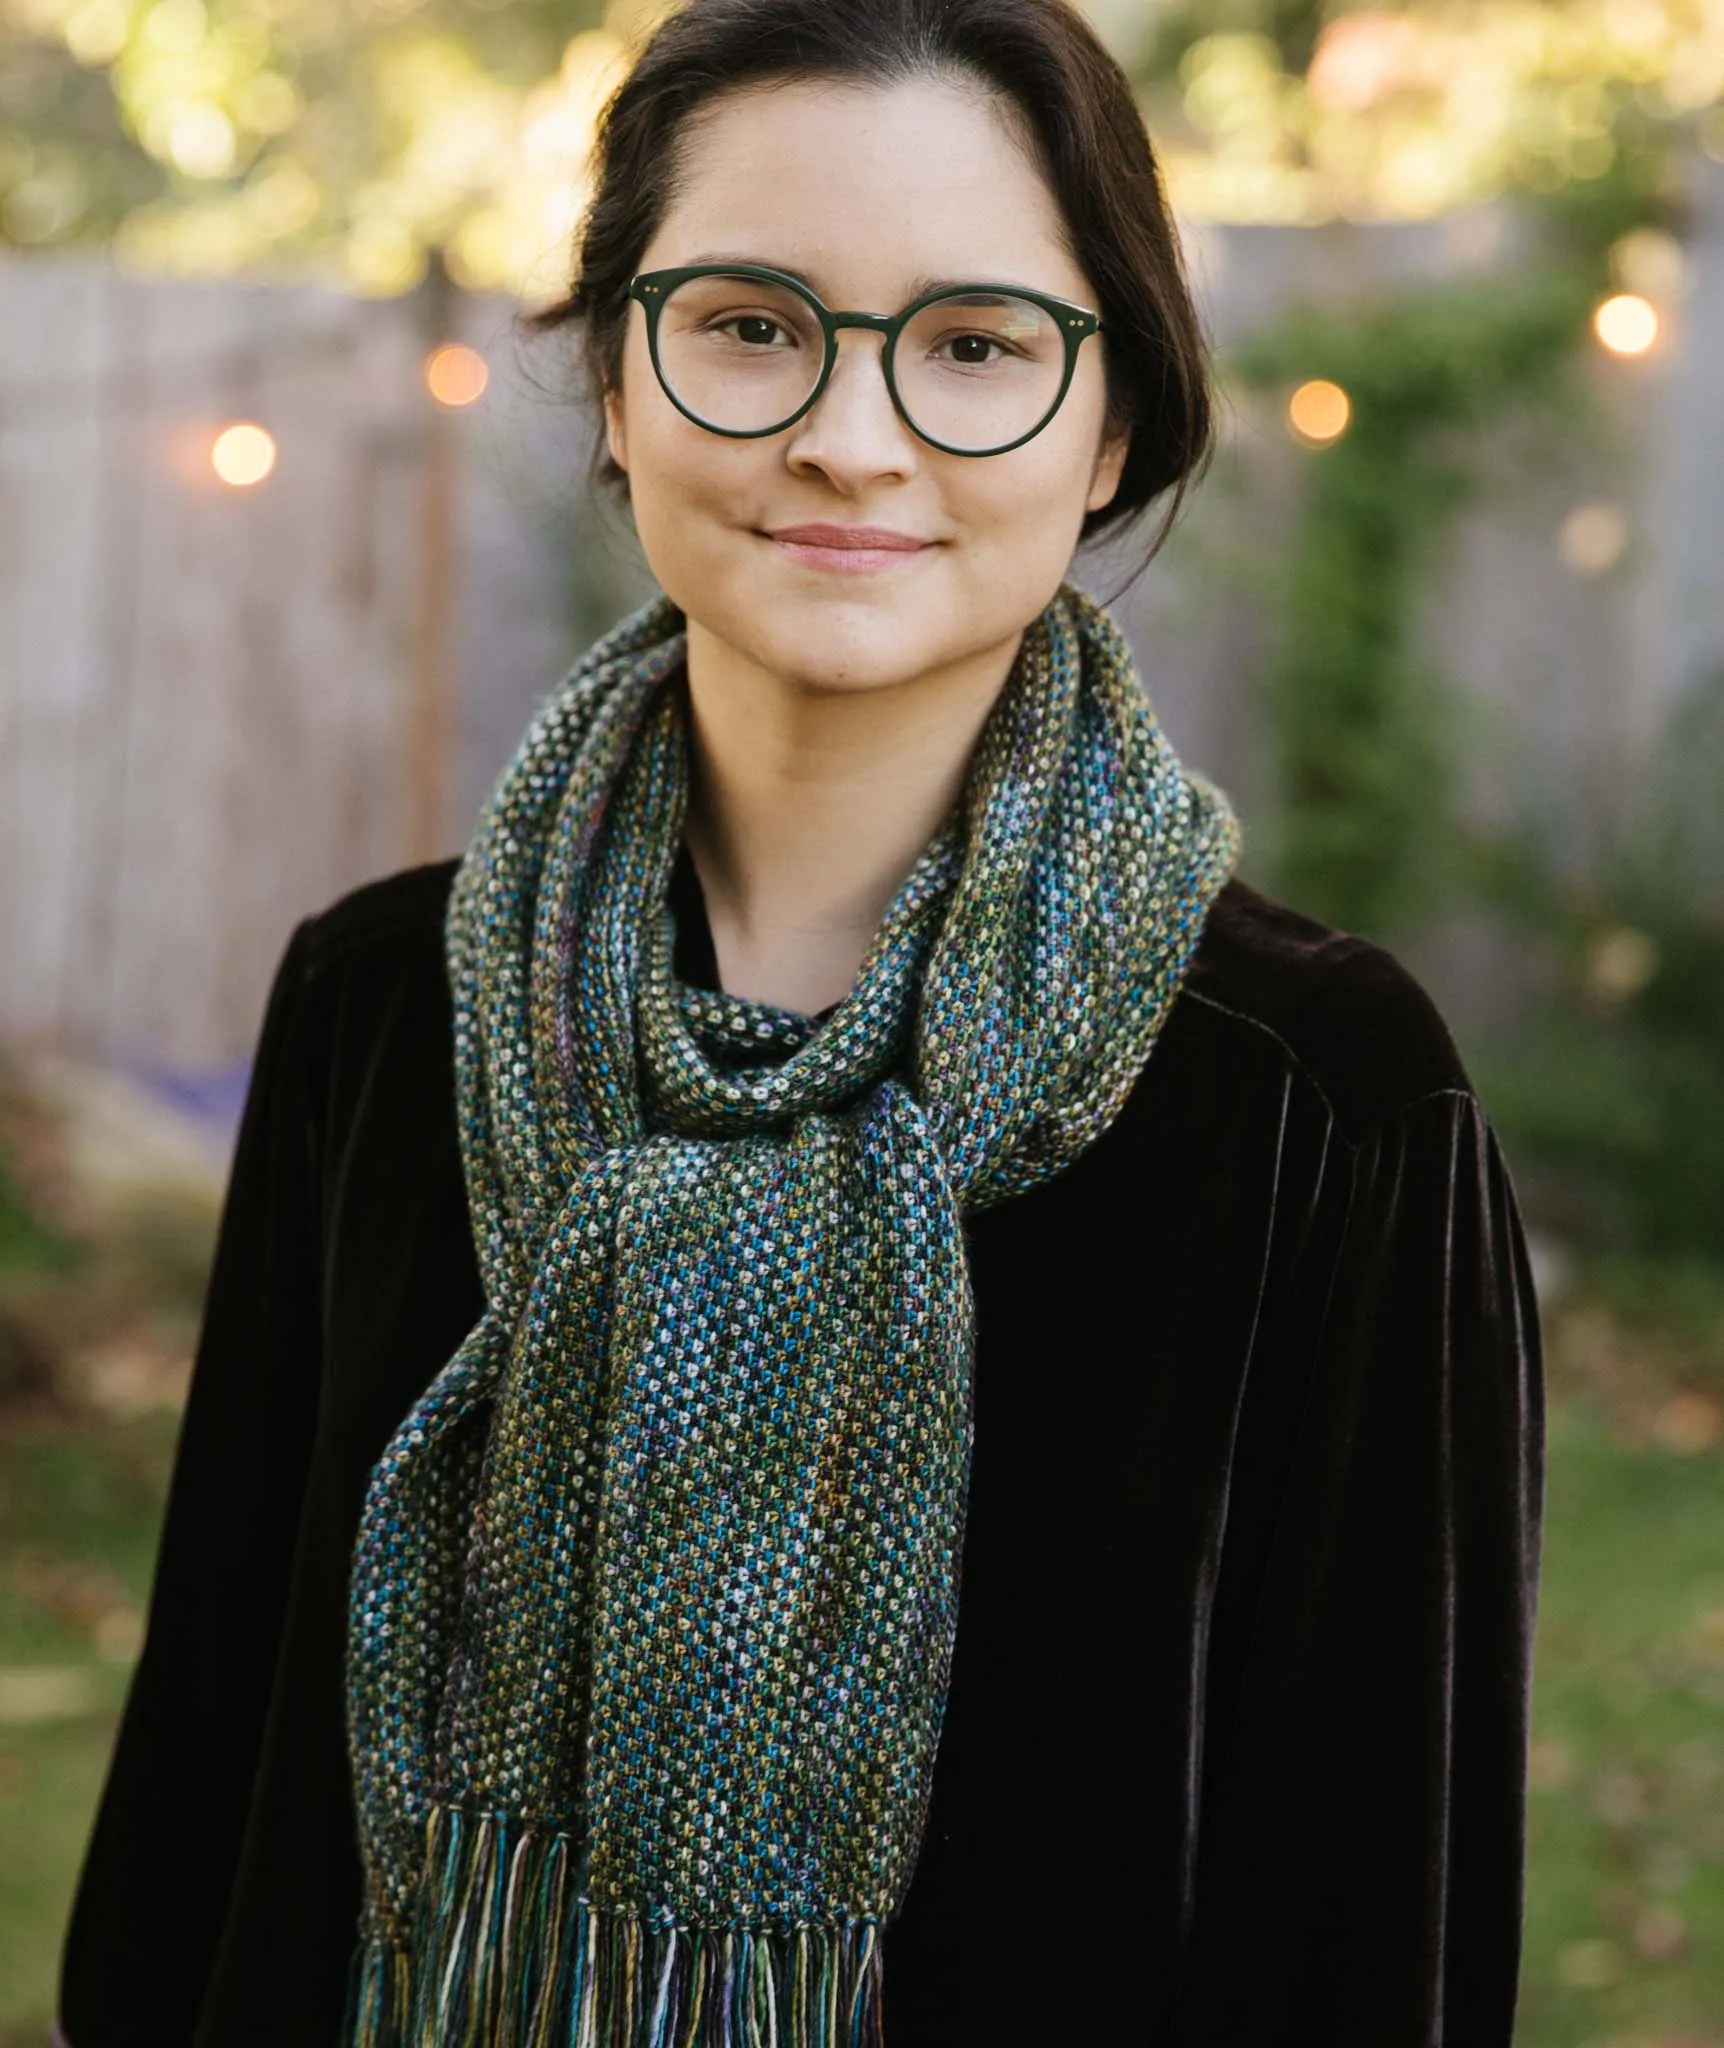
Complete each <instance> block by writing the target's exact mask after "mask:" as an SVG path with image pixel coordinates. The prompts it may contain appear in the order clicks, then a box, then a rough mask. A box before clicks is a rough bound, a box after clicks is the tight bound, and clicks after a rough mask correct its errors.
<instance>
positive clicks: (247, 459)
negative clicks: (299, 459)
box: [210, 420, 275, 490]
mask: <svg viewBox="0 0 1724 2048" xmlns="http://www.w3.org/2000/svg"><path fill="white" fill-rule="evenodd" d="M210 467H211V468H212V469H213V470H214V471H215V473H216V475H217V476H219V477H220V478H221V480H222V482H223V483H224V484H231V485H232V486H233V488H234V489H235V490H249V489H251V487H252V486H253V485H254V484H260V483H262V482H263V480H264V478H265V477H266V476H268V475H269V473H270V471H271V470H272V469H274V467H275V436H274V435H273V434H271V433H270V432H268V431H267V429H265V428H263V427H260V426H258V425H257V423H256V422H255V421H254V420H236V421H235V422H234V424H233V425H232V426H231V427H224V428H223V429H222V430H221V432H220V433H219V434H217V436H216V437H215V444H214V446H213V447H212V448H211V449H210Z"/></svg>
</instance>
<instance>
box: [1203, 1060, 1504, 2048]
mask: <svg viewBox="0 0 1724 2048" xmlns="http://www.w3.org/2000/svg"><path fill="white" fill-rule="evenodd" d="M1343 1185H1344V1188H1345V1214H1344V1217H1343V1218H1342V1221H1341V1226H1340V1235H1339V1243H1338V1250H1337V1252H1336V1254H1335V1257H1334V1261H1333V1269H1332V1272H1331V1273H1330V1275H1329V1278H1328V1282H1327V1299H1326V1306H1325V1309H1324V1312H1323V1318H1322V1322H1321V1326H1320V1334H1319V1336H1318V1338H1317V1344H1316V1350H1315V1354H1314V1357H1313V1358H1312V1360H1311V1370H1310V1374H1309V1379H1308V1393H1307V1395H1306V1397H1305V1401H1304V1405H1303V1410H1302V1413H1301V1414H1300V1416H1299V1419H1298V1421H1297V1423H1296V1425H1295V1426H1294V1428H1293V1430H1292V1434H1291V1440H1290V1444H1289V1462H1288V1465H1287V1467H1286V1475H1287V1476H1286V1478H1285V1481H1284V1490H1283V1491H1282V1494H1281V1497H1280V1500H1279V1504H1278V1506H1277V1508H1276V1511H1275V1519H1274V1522H1273V1534H1272V1537H1271V1539H1270V1541H1269V1547H1268V1555H1267V1558H1266V1560H1265V1562H1264V1564H1263V1568H1262V1576H1261V1579H1260V1581H1259V1592H1258V1597H1257V1601H1256V1605H1255V1611H1254V1613H1253V1615H1252V1618H1251V1622H1250V1631H1249V1637H1248V1647H1247V1650H1246V1653H1245V1656H1244V1660H1243V1665H1242V1670H1241V1675H1240V1679H1239V1683H1238V1686H1237V1689H1236V1691H1235V1693H1234V1695H1233V1696H1232V1698H1231V1699H1230V1700H1229V1701H1228V1702H1226V1704H1225V1708H1224V1709H1218V1710H1217V1717H1216V1723H1215V1725H1214V1726H1212V1727H1210V1728H1209V1729H1208V1731H1207V1736H1206V1740H1207V1744H1208V1754H1207V1756H1206V1758H1205V1766H1204V1771H1203V1781H1204V1792H1203V1822H1202V1827H1201V1833H1200V1845H1199V1855H1198V1868H1197V1874H1196V1881H1195V1887H1194V1907H1193V1917H1192V1922H1191V1927H1190V1938H1189V1941H1188V1945H1187V1949H1186V1955H1185V1962H1184V1966H1183V1969H1182V1973H1181V1978H1180V1983H1179V1987H1178V1992H1177V1997H1176V2005H1175V2012H1176V2017H1175V2020H1174V2023H1173V2026H1172V2028H1171V2030H1170V2034H1169V2048H1222V2044H1224V2043H1231V2042H1236V2041H1237V2042H1247V2041H1248V2042H1250V2043H1251V2044H1252V2048H1509V2043H1510V2041H1511V2038H1512V2035H1513V2030H1514V2010H1515V1999H1516V1986H1517V1978H1518V1971H1519V1960H1520V1944H1521V1929H1522V1901H1523V1866H1524V1842H1525V1789H1526V1774H1525V1773H1526V1744H1527V1732H1528V1707H1529V1700H1530V1691H1531V1667H1532V1649H1533V1634H1534V1624H1535V1613H1536V1604H1537V1587H1538V1569H1539V1553H1540V1544H1541V1525H1542V1514H1543V1476H1544V1475H1543V1438H1544V1409H1543V1398H1544V1397H1543V1377H1542V1371H1543V1369H1542V1357H1541V1350H1540V1340H1539V1332H1538V1324H1537V1308H1536V1302H1535V1297H1534V1293H1533V1288H1532V1282H1531V1277H1530V1271H1529V1266H1528V1261H1527V1254H1526V1246H1525V1242H1524V1238H1523V1234H1522V1228H1521V1222H1520V1218H1519V1214H1518V1211H1517V1206H1516V1201H1515V1197H1514V1193H1513V1190H1512V1187H1511V1184H1510V1181H1509V1177H1508V1173H1507V1169H1506V1167H1505V1165H1504V1161H1503V1158H1502V1156H1501V1153H1500V1151H1499V1148H1498V1144H1497V1140H1496V1138H1495V1135H1494V1133H1493V1132H1492V1130H1491V1127H1490V1125H1489V1124H1488V1122H1487V1121H1486V1118H1485V1116H1484V1113H1483V1111H1482V1110H1481V1108H1480V1107H1479V1104H1478V1102H1477V1100H1476V1098H1475V1097H1474V1096H1473V1095H1472V1094H1471V1093H1470V1092H1468V1091H1466V1090H1464V1089H1444V1090H1441V1091H1439V1092H1437V1093H1434V1094H1431V1095H1428V1096H1426V1097H1424V1098H1422V1099H1420V1100H1419V1101H1417V1102H1414V1103H1412V1104H1411V1105H1410V1106H1408V1107H1406V1108H1404V1109H1402V1110H1400V1111H1398V1112H1396V1113H1394V1114H1393V1115H1391V1116H1389V1117H1387V1118H1385V1119H1384V1120H1383V1121H1382V1122H1381V1123H1380V1124H1378V1125H1377V1126H1375V1127H1374V1128H1372V1129H1370V1130H1369V1131H1368V1132H1367V1134H1366V1135H1365V1136H1364V1138H1363V1139H1362V1141H1361V1142H1360V1143H1359V1144H1358V1146H1357V1148H1356V1150H1355V1151H1354V1153H1353V1156H1352V1162H1351V1169H1350V1172H1349V1174H1348V1175H1347V1176H1346V1177H1345V1180H1344V1183H1343ZM1319 1277H1320V1276H1319ZM1271 1341H1272V1340H1271ZM1224 1569H1225V1567H1224Z"/></svg>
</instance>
